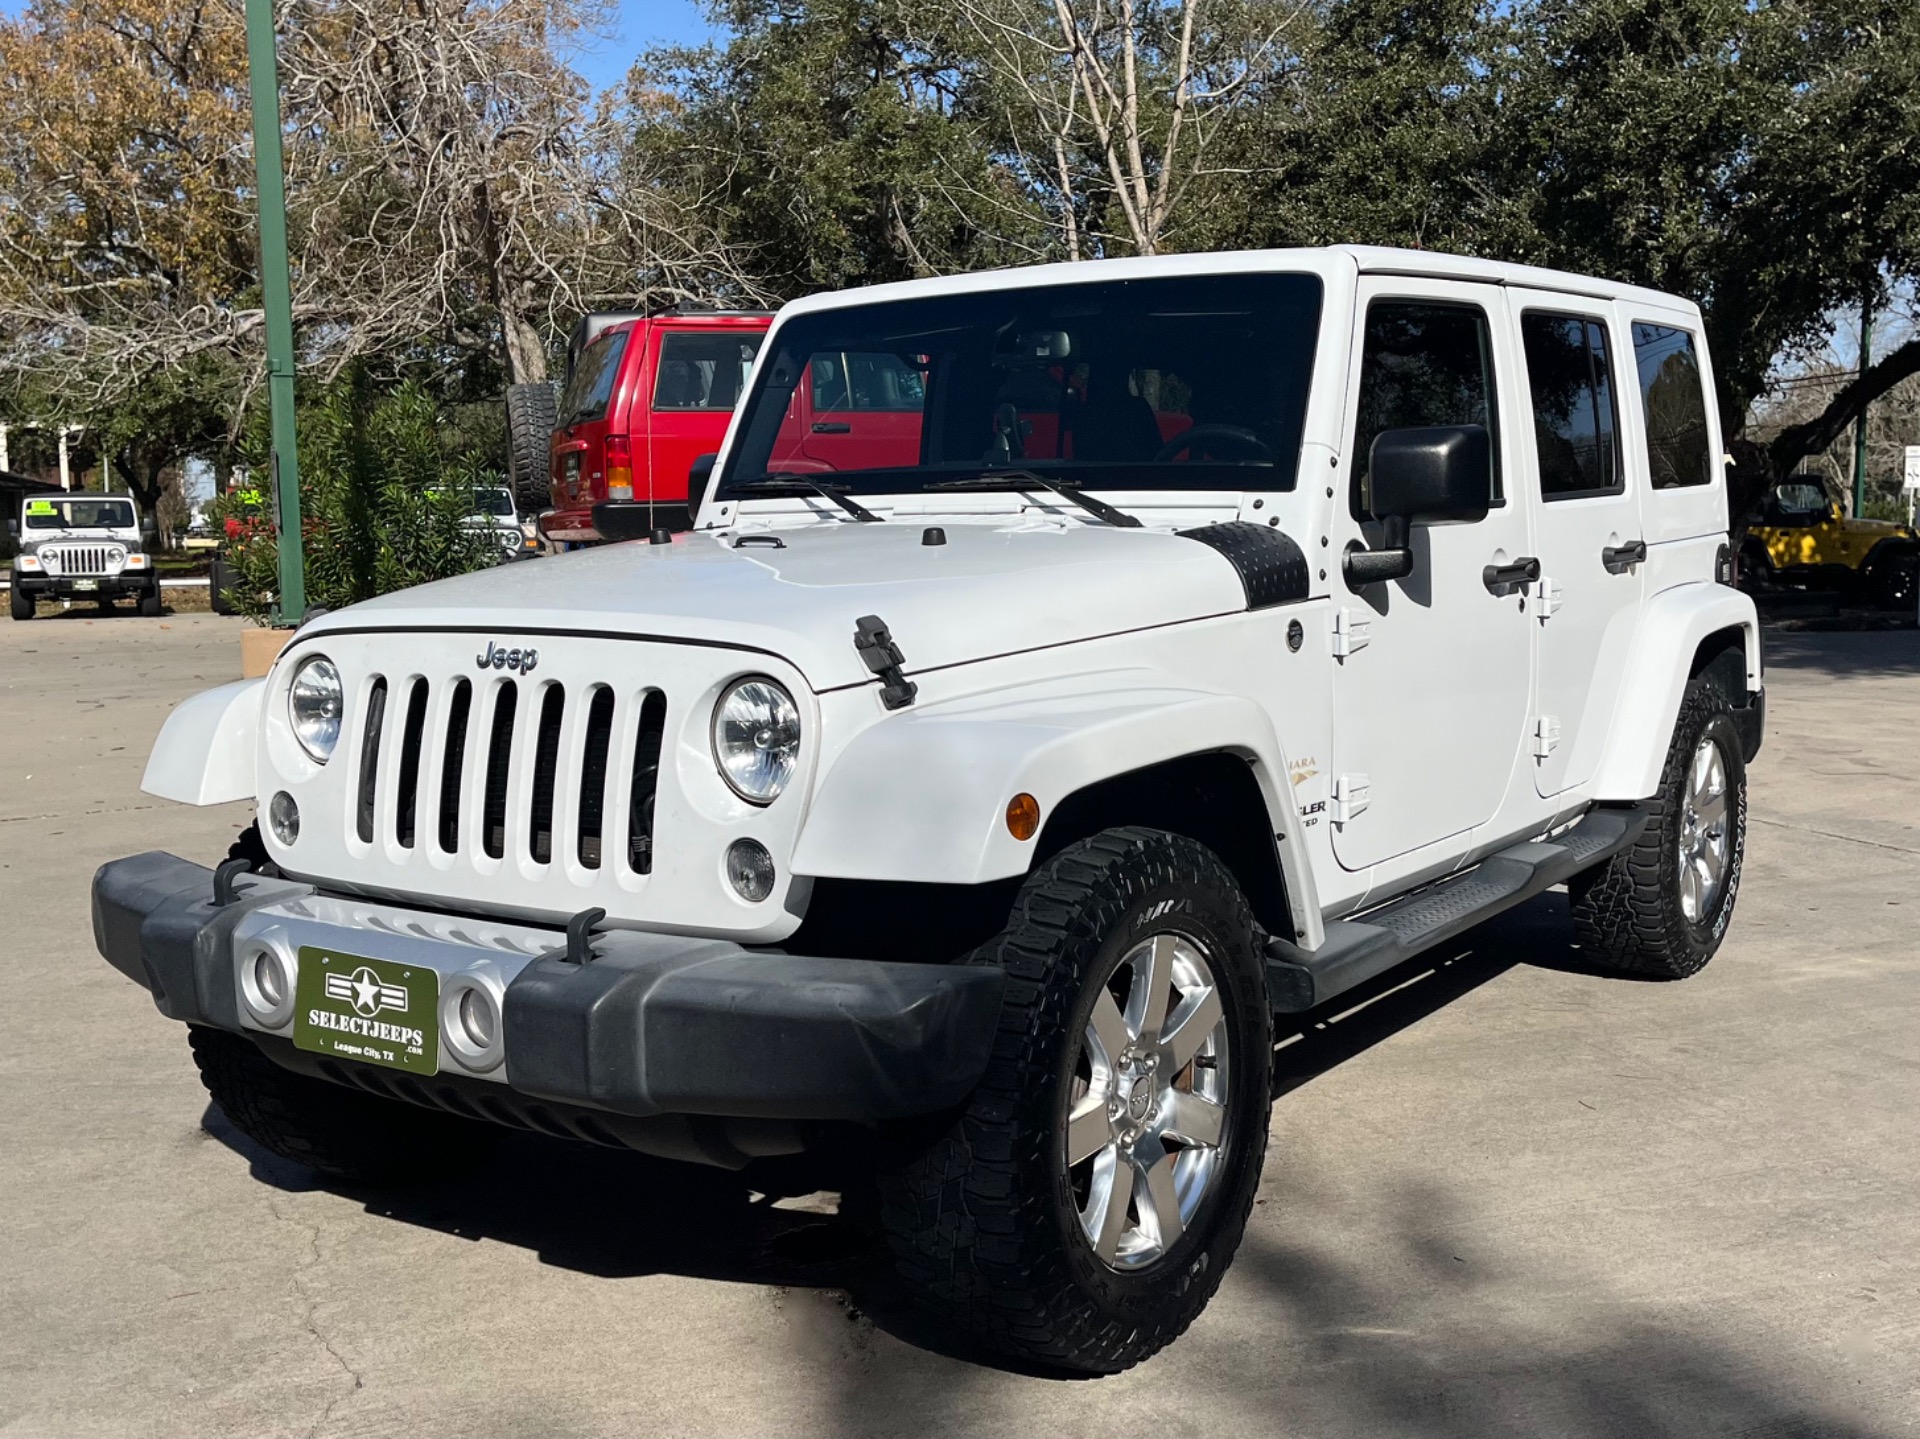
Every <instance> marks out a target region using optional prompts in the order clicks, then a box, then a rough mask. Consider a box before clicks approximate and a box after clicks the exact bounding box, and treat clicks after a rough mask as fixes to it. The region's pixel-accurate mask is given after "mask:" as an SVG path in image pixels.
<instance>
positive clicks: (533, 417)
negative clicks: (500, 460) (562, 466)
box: [507, 383, 559, 515]
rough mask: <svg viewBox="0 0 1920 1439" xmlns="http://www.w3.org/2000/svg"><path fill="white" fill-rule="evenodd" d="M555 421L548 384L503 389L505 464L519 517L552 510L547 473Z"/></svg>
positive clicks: (554, 404)
mask: <svg viewBox="0 0 1920 1439" xmlns="http://www.w3.org/2000/svg"><path fill="white" fill-rule="evenodd" d="M558 419H559V406H558V404H557V402H556V401H555V398H554V393H553V386H552V385H549V384H545V383H541V384H537V385H508V386H507V450H508V462H509V465H510V467H511V471H512V479H513V493H514V498H515V500H516V501H518V503H519V506H520V511H521V513H522V514H529V515H537V514H539V513H540V512H541V511H542V510H546V509H551V508H552V507H553V492H552V490H551V489H550V488H549V486H548V477H549V476H548V471H549V467H550V464H551V460H550V456H551V455H552V452H553V429H554V424H555V422H556V421H557V420H558Z"/></svg>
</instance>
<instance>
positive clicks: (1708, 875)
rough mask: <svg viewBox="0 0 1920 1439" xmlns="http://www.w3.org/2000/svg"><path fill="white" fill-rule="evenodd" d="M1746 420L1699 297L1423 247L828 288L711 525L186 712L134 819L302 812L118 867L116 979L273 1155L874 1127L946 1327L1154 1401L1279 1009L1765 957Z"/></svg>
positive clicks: (383, 1158) (363, 621)
mask: <svg viewBox="0 0 1920 1439" xmlns="http://www.w3.org/2000/svg"><path fill="white" fill-rule="evenodd" d="M829 382H830V383H831V384H832V386H833V387H834V389H835V393H836V395H837V396H838V397H839V398H838V400H837V404H838V406H839V408H840V410H841V411H842V412H843V413H845V414H850V415H851V419H849V420H843V421H841V422H837V423H836V424H835V425H834V426H830V427H825V428H823V427H821V426H819V425H806V426H803V425H802V424H801V422H800V420H799V419H798V418H797V417H798V416H799V415H800V413H801V412H802V410H803V409H804V407H803V406H800V405H797V404H795V403H794V397H795V391H796V389H797V387H799V386H801V385H808V384H821V383H829ZM1712 393H1713V384H1712V375H1711V373H1710V371H1709V367H1708V357H1707V353H1706V348H1705V345H1704V343H1703V341H1702V338H1701V326H1700V316H1699V314H1698V312H1697V311H1696V310H1695V308H1694V307H1693V306H1692V305H1690V304H1688V303H1686V302H1685V301H1682V300H1678V299H1674V298H1672V297H1670V296H1665V295H1659V294H1654V293H1650V292H1647V291H1644V290H1638V289H1632V288H1628V287H1623V286H1619V285H1613V284H1609V283H1607V282H1605V281H1600V280H1593V279H1587V278H1578V277H1574V276H1569V275H1560V274H1554V273H1549V272H1545V271H1539V270H1528V269H1520V268H1515V267H1512V266H1508V265H1500V264H1492V263H1485V262H1481V261H1476V260H1468V259H1456V258H1448V257H1444V256H1437V255H1429V254H1410V253H1400V252H1393V251H1384V250H1369V249H1347V248H1336V249H1328V250H1303V251H1282V252H1274V253H1263V254H1230V255H1195V256H1182V257H1177V258H1175V257H1169V258H1159V259H1146V260H1129V261H1114V262H1107V263H1098V264H1081V265H1071V266H1052V267H1041V268H1034V269H1029V270H1020V271H1014V272H1009V273H1000V274H979V275H966V276H956V277H952V278H944V279H938V280H930V281H922V282H915V283H911V284H902V285H891V286H885V287H881V288H876V289H869V290H862V291H855V292H849V293H844V294H832V295H820V296H816V297H813V298H810V299H807V300H803V301H800V302H798V303H795V304H793V305H790V306H788V307H787V309H786V310H785V311H784V312H782V314H781V315H780V317H779V319H778V320H777V322H776V323H775V325H774V327H773V329H772V331H771V333H770V335H769V338H768V340H767V343H766V347H765V349H764V350H763V352H762V358H761V360H760V362H759V365H758V367H757V369H756V372H755V375H754V377H753V381H752V386H751V389H750V392H749V393H748V395H747V397H746V398H745V400H744V401H743V402H742V404H741V407H740V409H739V410H738V412H737V413H736V414H735V416H734V420H733V424H732V428H731V429H730V431H729V433H728V437H727V440H726V443H725V447H724V449H723V450H722V452H721V453H720V455H719V456H718V457H717V459H715V460H713V461H710V462H705V463H702V464H699V465H696V467H695V470H696V473H695V477H694V479H695V483H694V490H695V496H696V499H695V504H696V509H695V517H696V518H695V526H696V528H695V530H694V531H693V532H692V533H691V534H686V535H682V536H679V537H673V536H669V535H667V534H666V533H665V532H663V531H662V532H655V533H653V534H652V536H651V538H652V540H653V542H652V543H650V544H646V543H641V544H620V545H612V546H608V547H606V548H602V549H598V550H593V551H588V552H583V553H579V554H573V555H568V556H565V557H563V558H560V559H558V560H555V561H554V562H552V563H548V564H542V565H536V566H528V567H517V568H516V569H514V570H513V571H511V572H498V571H496V572H493V573H488V574H484V575H473V576H468V577H465V578H462V579H455V580H448V581H445V582H442V583H438V584H432V585H427V586H424V587H422V588H420V589H416V590H412V591H408V592H406V593H401V594H394V595H389V596H387V597H385V598H382V599H378V600H374V601H371V602H369V603H366V604H361V605H356V606H354V607H352V608H350V609H346V610H342V611H339V612H336V613H332V614H328V615H325V616H324V617H321V618H318V619H315V620H314V621H312V622H311V623H309V624H307V625H305V626H304V627H303V628H301V629H300V630H299V632H298V633H297V634H296V635H295V636H294V637H293V639H292V642H291V643H290V644H289V645H288V646H287V648H286V651H285V652H284V654H283V655H282V656H281V657H280V660H279V662H278V663H277V665H276V666H275V668H274V670H273V673H272V674H271V675H270V676H268V677H267V678H266V679H265V680H264V681H253V682H242V683H239V684H232V685H227V686H225V687H223V688H220V689H216V690H213V691H210V692H208V693H206V694H203V695H201V696H198V697H197V698H194V699H192V700H189V701H187V702H186V703H184V704H183V705H181V706H180V707H179V708H178V709H177V710H176V711H175V712H174V713H173V714H172V715H171V716H170V717H169V719H168V720H167V723H166V727H165V729H164V730H163V731H162V733H161V735H160V738H159V741H158V744H157V746H156V748H155V750H154V753H153V757H152V760H151V762H150V765H149V768H148V770H147V775H146V779H145V788H146V789H147V790H148V791H149V792H151V793H154V794H157V795H162V796H165V797H169V798H173V799H178V800H184V801H187V802H190V803H196V804H209V803H215V802H220V801H227V800H235V799H240V798H243V797H253V798H255V799H256V801H257V803H258V806H259V823H258V827H257V830H249V831H248V832H247V833H246V834H245V835H244V836H243V837H242V841H241V842H240V844H238V845H237V846H236V849H235V853H234V855H233V856H232V857H230V858H229V860H228V861H227V863H225V864H223V865H221V866H220V867H219V869H218V870H216V871H209V870H207V869H204V868H202V867H200V866H198V865H195V864H192V863H189V862H188V861H186V860H183V859H178V858H175V857H173V856H171V855H166V854H159V853H152V854H144V855H138V856H135V857H132V858H129V859H124V860H120V861H117V862H115V863H112V864H109V865H107V866H106V867H105V868H103V869H102V870H101V871H100V873H99V875H98V877H97V878H96V880H95V884H94V929H95V935H96V939H97V942H98V944H99V947H100V949H101V952H102V953H103V954H104V955H105V956H106V958H107V959H108V960H109V961H110V962H111V963H112V964H113V965H114V966H115V967H117V968H118V969H120V970H122V971H123V972H125V973H126V974H127V975H129V976H131V977H132V978H134V979H135V980H137V981H139V982H140V983H141V984H143V985H145V986H146V987H147V988H149V989H150V990H151V991H152V993H153V995H154V998H155V1001H156V1002H157V1004H158V1006H159V1008H160V1010H161V1012H162V1013H164V1014H166V1015H169V1016H171V1017H173V1018H175V1019H179V1020H184V1021H186V1022H187V1023H188V1024H189V1025H190V1026H192V1028H191V1030H190V1038H191V1041H192V1045H193V1049H194V1054H195V1057H196V1060H197V1061H198V1064H199V1066H200V1070H201V1072H202V1074H203V1076H204V1077H205V1080H206V1083H207V1087H208V1088H209V1089H210V1090H211V1092H212V1094H213V1096H214V1098H215V1099H216V1100H217V1101H218V1103H219V1104H220V1105H221V1107H222V1108H223V1109H224V1110H225V1111H226V1112H227V1114H228V1115H229V1117H230V1118H231V1119H232V1120H233V1121H234V1123H235V1124H236V1125H238V1126H239V1127H240V1128H241V1129H242V1130H244V1131H245V1132H246V1133H248V1134H249V1135H251V1136H252V1137H253V1138H254V1139H256V1140H258V1141H259V1142H260V1143H261V1144H263V1145H265V1146H266V1147H268V1148H269V1149H272V1150H274V1151H276V1152H277V1153H280V1154H282V1155H287V1156H291V1157H293V1158H295V1159H298V1160H302V1161H305V1162H307V1163H309V1164H311V1165H312V1166H314V1167H315V1168H317V1169H321V1170H327V1171H333V1172H339V1173H351V1174H359V1175H362V1176H366V1175H371V1174H380V1173H387V1174H391V1173H395V1172H398V1171H401V1170H405V1169H418V1168H420V1167H422V1166H426V1165H429V1164H433V1163H436V1162H439V1161H441V1160H443V1159H445V1158H447V1157H449V1156H450V1155H457V1154H458V1153H460V1152H461V1151H463V1150H466V1149H469V1148H470V1147H471V1146H473V1145H474V1144H475V1143H476V1142H477V1139H478V1138H479V1137H480V1136H482V1135H484V1133H485V1132H486V1131H485V1128H484V1124H483V1123H481V1122H490V1123H498V1124H513V1125H523V1126H527V1127H531V1128H534V1129H538V1130H541V1131H544V1132H548V1133H560V1134H571V1135H574V1136H577V1137H579V1138H582V1139H587V1140H592V1141H596V1142H599V1143H602V1144H610V1145H626V1146H630V1147H632V1148H634V1149H637V1150H642V1151H646V1152H649V1153H653V1154H660V1155H672V1156H677V1157H680V1158H685V1159H693V1160H701V1161H705V1162H708V1163H713V1164H721V1165H730V1166H742V1165H745V1164H747V1163H749V1162H750V1161H754V1160H756V1159H760V1158H764V1157H768V1156H778V1155H790V1154H794V1153H797V1152H800V1151H804V1150H807V1149H810V1148H819V1147H822V1146H827V1147H831V1146H833V1145H835V1144H836V1143H838V1142H841V1141H844V1140H846V1139H847V1138H848V1137H849V1136H859V1135H863V1134H864V1135H869V1136H872V1137H873V1138H874V1140H875V1143H874V1145H873V1150H874V1152H875V1153H877V1154H878V1156H879V1159H878V1176H879V1215H880V1222H881V1224H882V1225H883V1226H884V1229H885V1231H886V1234H887V1236H888V1240H889V1243H890V1245H891V1247H892V1252H893V1254H894V1255H895V1256H896V1259H897V1268H898V1273H899V1275H900V1278H901V1279H902V1281H903V1282H904V1283H905V1284H906V1285H907V1286H908V1287H909V1288H910V1290H911V1291H912V1292H913V1293H914V1294H916V1295H917V1296H919V1298H921V1299H923V1300H924V1301H925V1303H926V1304H927V1305H928V1306H929V1307H930V1308H931V1309H932V1310H934V1311H935V1312H937V1313H939V1314H941V1315H944V1316H945V1317H946V1319H947V1320H948V1321H950V1322H951V1323H953V1324H954V1325H956V1326H958V1327H959V1328H960V1329H961V1330H962V1331H963V1332H965V1333H967V1334H970V1335H971V1336H972V1339H973V1341H975V1342H976V1343H978V1344H984V1345H985V1346H987V1347H989V1348H990V1349H993V1350H997V1351H999V1352H1001V1353H1003V1354H1005V1355H1008V1356H1011V1357H1013V1358H1014V1359H1016V1360H1017V1361H1018V1362H1021V1363H1023V1364H1027V1365H1042V1366H1053V1367H1056V1368H1063V1369H1073V1370H1081V1371H1093V1372H1107V1371H1114V1370H1118V1369H1122V1368H1125V1367H1126V1366H1128V1365H1130V1364H1133V1363H1135V1362H1137V1361H1138V1360H1140V1359H1141V1358H1143V1357H1145V1356H1147V1355H1149V1354H1152V1353H1153V1352H1154V1351H1155V1350H1157V1349H1159V1348H1160V1347H1161V1346H1162V1345H1164V1344H1166V1343H1167V1342H1168V1341H1170V1340H1171V1339H1173V1338H1174V1337H1175V1336H1177V1335H1178V1334H1179V1333H1180V1332H1181V1331H1182V1330H1183V1329H1184V1328H1185V1327H1186V1326H1187V1325H1188V1324H1189V1323H1190V1322H1191V1321H1192V1320H1193V1319H1194V1317H1195V1316H1196V1315H1197V1314H1198V1313H1199V1312H1200V1310H1201V1308H1202V1307H1203V1306H1204V1305H1205V1304H1206V1302H1207V1300H1208V1299H1209V1298H1210V1297H1211V1295H1212V1294H1213V1292H1214V1290H1215V1288H1216V1287H1217V1286H1218V1284H1219V1283H1220V1279H1221V1276H1222V1275H1223V1274H1224V1272H1225V1270H1226V1267H1227V1264H1228V1262H1229V1260H1230V1259H1231V1258H1232V1256H1233V1253H1234V1250H1235V1247H1236V1246H1237V1244H1238V1243H1239V1240H1240V1237H1241V1232H1242V1229H1243V1227H1244V1225H1245V1222H1246V1218H1247V1214H1248V1211H1249V1207H1250V1206H1251V1205H1252V1203H1253V1198H1254V1191H1255V1187H1256V1185H1257V1183H1258V1180H1259V1174H1260V1166H1261V1161H1262V1158H1263V1155H1264V1152H1265V1149H1266V1141H1267V1128H1268V1109H1269V1103H1270V1100H1269V1074H1270V1069H1271V1054H1272V1048H1271V1046H1272V1022H1273V1014H1274V1013H1275V1012H1288V1011H1303V1010H1307V1009H1310V1008H1312V1007H1314V1006H1317V1005H1322V1004H1325V1003H1327V1002H1328V1001H1329V1000H1330V999H1332V998H1333V997H1335V996H1337V995H1339V994H1340V993H1342V991H1345V990H1348V989H1350V988H1351V987H1352V986H1354V985H1356V984H1359V983H1361V982H1363V981H1365V980H1367V979H1369V978H1371V977H1373V976H1376V975H1379V974H1380V973H1382V972H1383V971H1385V970H1387V969H1390V968H1391V967H1393V966H1395V965H1398V964H1400V963H1401V962H1402V961H1404V960H1406V959H1407V958H1408V957H1409V956H1411V955H1413V954H1415V953H1417V952H1419V951H1420V950H1422V949H1424V948H1426V947H1428V946H1431V945H1433V944H1437V943H1439V942H1441V941H1444V940H1446V939H1448V938H1450V937H1452V936H1454V935H1456V934H1458V933H1459V932H1461V931H1462V930H1463V929H1465V928H1467V927H1468V926H1470V925H1472V924H1474V923H1476V922H1478V921H1480V920H1482V919H1485V918H1486V917H1488V916H1489V915H1493V914H1495V913H1497V912H1499V911H1501V910H1503V909H1505V908H1507V907H1509V906H1511V905H1514V904H1518V903H1520V902H1521V901H1523V900H1525V899H1527V898H1528V897H1529V896H1532V895H1535V894H1538V893H1539V892H1540V891H1542V890H1544V889H1546V888H1548V887H1549V886H1552V885H1556V884H1560V883H1563V882H1564V883H1565V884H1566V885H1567V886H1568V888H1569V890H1570V892H1571V899H1572V913H1573V921H1574V924H1575V926H1576V928H1577V931H1578V935H1579V939H1580V942H1581V944H1582V946H1583V947H1584V948H1585V950H1586V952H1587V953H1588V954H1590V956H1591V958H1592V960H1593V962H1594V963H1595V964H1596V965H1601V966H1609V967H1613V968H1617V969H1621V970H1629V971H1633V972H1636V973H1640V974H1650V975H1661V976H1671V977H1676V978H1677V977H1680V976H1684V975H1688V974H1692V973H1693V972H1694V971H1696V970H1698V969H1699V968H1700V967H1701V966H1702V965H1704V964H1705V963H1706V962H1707V961H1708V959H1709V958H1711V956H1712V955H1713V953H1714V951H1715V949H1716V948H1717V947H1718V945H1719V943H1720V941H1721V938H1722V936H1723V935H1724V934H1725V932H1726V927H1727V922H1728V918H1729V916H1730V914H1731V912H1732V908H1733V903H1734V895H1735V892H1736V890H1737V888H1738V886H1739V881H1740V866H1741V854H1742V848H1743V844H1744V841H1745V836H1746V799H1745V794H1746V790H1745V766H1746V764H1747V762H1748V761H1750V760H1751V759H1752V757H1753V755H1754V754H1755V752H1756V751H1757V749H1758V747H1759V743H1760V732H1761V725H1762V689H1761V678H1760V645H1759V636H1758V630H1757V625H1756V619H1755V614H1754V608H1753V605H1752V603H1751V602H1750V601H1749V600H1748V599H1747V598H1746V597H1745V596H1744V595H1742V594H1740V593H1739V592H1738V591H1737V590H1735V589H1733V588H1732V587H1731V585H1730V584H1729V583H1728V580H1729V578H1730V575H1729V564H1728V556H1727V548H1726V530H1727V509H1726V497H1725V489H1724V483H1723V464H1722V455H1721V451H1720V445H1719V432H1718V426H1717V423H1716V420H1715V414H1714V407H1713V404H1712V402H1711V400H1710V398H1709V397H1710V396H1711V395H1712ZM645 516H646V507H645V505H644V503H642V504H639V505H629V506H622V505H617V504H610V505H604V506H602V507H600V510H599V511H597V512H596V524H597V526H598V527H599V528H600V529H601V531H602V533H609V534H614V533H620V532H640V533H645V532H647V524H648V521H647V520H646V518H645Z"/></svg>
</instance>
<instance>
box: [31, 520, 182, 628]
mask: <svg viewBox="0 0 1920 1439" xmlns="http://www.w3.org/2000/svg"><path fill="white" fill-rule="evenodd" d="M9 520H10V523H9V525H8V529H9V530H11V531H12V534H13V538H14V539H16V540H17V541H18V542H19V545H20V550H19V553H18V554H16V555H15V556H14V557H13V575H12V578H11V586H10V592H9V594H8V600H9V602H10V603H9V611H10V613H11V614H12V616H13V618H14V619H16V620H30V619H32V618H33V615H34V608H35V606H36V604H37V603H38V601H40V600H42V599H50V600H91V601H93V602H95V603H96V604H98V605H99V606H100V608H102V609H103V610H104V609H111V608H112V607H113V602H114V601H115V600H117V599H121V598H131V599H134V600H137V601H138V602H139V606H140V613H141V614H143V615H146V616H147V617H148V618H152V617H153V616H155V615H157V614H159V613H160V573H159V571H158V570H156V569H155V568H154V565H153V556H152V555H150V554H148V553H147V547H146V536H145V533H144V532H143V530H142V528H141V524H140V510H139V507H138V506H136V505H135V504H134V502H133V496H132V495H97V494H96V495H89V494H77V495H76V494H58V495H29V496H27V497H26V498H25V499H23V500H21V502H20V513H19V515H18V516H10V517H9Z"/></svg>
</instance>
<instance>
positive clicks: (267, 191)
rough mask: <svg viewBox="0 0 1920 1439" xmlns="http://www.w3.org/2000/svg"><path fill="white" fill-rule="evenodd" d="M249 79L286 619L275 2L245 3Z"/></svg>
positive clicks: (286, 461) (289, 491) (295, 528)
mask: <svg viewBox="0 0 1920 1439" xmlns="http://www.w3.org/2000/svg"><path fill="white" fill-rule="evenodd" d="M246 3H247V76H248V80H249V82H250V85H251V87H252V90H253V173H254V190H255V193H257V194H258V195H259V197H260V292H261V301H262V305H263V308H264V309H265V311H266V322H267V407H268V410H269V411H270V412H271V416H272V434H273V452H272V458H271V461H270V466H271V468H270V477H271V482H272V488H273V519H274V529H275V532H276V534H277V536H278V543H279V552H280V611H279V620H280V623H281V624H283V625H285V624H298V623H299V622H300V618H301V616H302V615H304V614H305V613H306V611H307V566H306V556H305V554H304V553H303V551H302V549H301V538H300V456H299V452H298V450H297V448H296V443H295V435H294V423H293V286H292V282H291V281H290V280H289V279H288V272H287V181H286V168H285V164H284V162H283V161H282V159H281V154H280V68H279V64H278V62H277V60H276V58H275V55H274V42H273V0H246Z"/></svg>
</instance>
